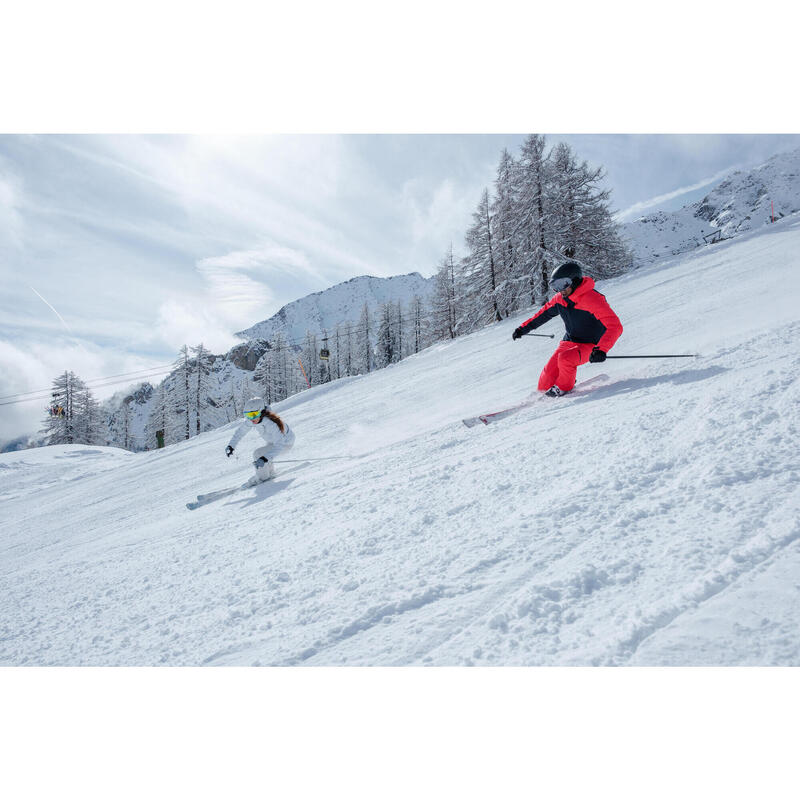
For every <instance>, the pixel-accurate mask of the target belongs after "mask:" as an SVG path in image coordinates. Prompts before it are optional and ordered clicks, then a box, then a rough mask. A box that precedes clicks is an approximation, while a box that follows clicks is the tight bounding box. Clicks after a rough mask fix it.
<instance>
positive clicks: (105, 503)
mask: <svg viewBox="0 0 800 800" xmlns="http://www.w3.org/2000/svg"><path fill="white" fill-rule="evenodd" d="M798 252H800V221H798V220H797V218H796V217H794V218H792V217H788V218H786V219H784V220H781V221H780V222H778V223H776V224H774V225H769V226H767V227H765V228H761V229H759V230H757V231H753V232H749V233H744V234H742V235H740V236H739V237H737V238H736V239H733V240H730V241H727V242H723V243H721V244H717V245H714V246H712V247H708V248H702V249H699V250H696V251H693V252H692V253H690V254H684V255H682V256H679V257H676V258H672V259H669V260H665V259H660V262H661V263H658V264H657V265H653V266H649V267H645V268H642V269H639V270H637V271H635V272H633V273H630V274H628V275H625V276H622V277H620V278H616V279H614V280H611V281H606V282H603V283H602V284H600V285H599V287H598V288H599V289H600V290H601V291H603V292H604V294H605V295H606V297H607V298H608V300H609V302H610V304H611V306H612V308H614V309H615V311H617V313H618V314H619V316H620V318H621V320H622V322H623V325H624V326H625V331H624V333H623V335H622V338H621V339H620V341H619V342H618V344H617V346H616V347H615V348H614V350H613V351H612V353H611V354H612V355H635V354H649V353H699V354H700V357H699V358H697V359H658V360H633V359H631V360H628V359H623V360H618V361H612V360H609V361H606V362H605V363H604V364H593V365H586V366H584V367H581V368H580V370H579V373H578V374H579V380H580V379H585V378H588V377H591V376H592V375H594V374H599V373H601V372H603V373H606V374H608V375H609V380H608V381H607V382H605V383H603V384H602V385H600V386H598V387H597V388H596V389H594V390H593V391H591V392H589V393H587V394H585V395H583V396H573V397H567V398H563V399H554V400H552V401H549V402H537V403H536V404H534V405H533V406H532V407H531V408H530V409H526V410H524V411H521V412H519V413H518V414H515V415H513V416H511V417H508V418H507V419H504V420H500V421H498V422H496V423H494V424H492V425H490V426H487V427H485V426H478V427H476V428H472V429H467V428H466V427H465V426H464V425H462V423H461V419H462V418H463V417H467V416H474V415H475V414H478V413H481V412H488V411H494V410H498V409H500V408H504V407H507V406H508V405H510V404H513V403H516V402H519V401H520V400H522V399H524V398H525V396H527V395H528V394H529V393H530V392H531V390H532V389H533V387H534V386H535V382H536V378H537V376H538V373H539V370H540V369H541V367H542V365H543V364H544V362H545V360H546V359H547V357H548V356H549V354H550V352H551V351H552V348H553V345H554V343H555V342H554V341H551V340H546V339H534V338H529V337H526V338H523V339H521V340H519V341H516V342H513V341H512V340H511V333H512V331H513V329H514V328H515V327H516V325H518V324H519V322H520V321H521V320H523V319H525V318H526V317H527V316H529V314H528V315H526V314H525V313H522V314H520V315H519V316H518V317H515V318H513V319H509V320H506V321H504V322H502V323H499V324H497V325H494V326H491V327H489V328H486V329H484V330H482V331H480V332H478V333H475V334H473V335H471V336H468V337H464V338H462V339H458V340H455V341H453V342H448V343H440V344H437V345H435V346H433V347H431V348H428V349H427V350H426V351H424V352H422V353H420V354H418V355H416V356H412V357H410V358H408V359H406V360H405V361H403V362H401V363H399V364H396V365H394V366H391V367H388V368H386V369H383V370H380V371H379V372H376V373H373V374H371V375H365V376H359V377H355V378H348V379H345V380H342V381H337V382H335V383H330V384H326V385H324V386H320V387H316V388H314V389H311V390H310V391H307V392H302V393H300V394H298V395H295V396H293V397H291V398H289V399H287V400H285V401H284V402H282V403H281V404H279V405H278V406H277V407H276V408H277V411H278V413H280V414H282V415H283V416H284V417H285V419H286V421H287V422H289V424H290V425H291V426H292V429H293V430H294V431H295V433H296V436H297V443H296V445H295V448H294V450H292V451H291V452H290V453H287V454H286V455H285V459H287V460H288V459H297V460H300V461H302V460H304V459H312V458H330V460H325V461H317V462H313V463H310V464H303V463H295V462H292V463H284V464H279V465H278V467H277V472H278V476H277V478H276V480H275V481H274V482H271V483H268V484H265V485H262V486H259V487H256V488H253V489H247V490H242V491H240V492H237V493H235V494H233V495H231V496H229V497H226V498H223V499H221V500H219V501H218V502H215V503H211V504H209V505H207V506H203V507H201V508H199V509H197V510H195V511H189V510H187V509H186V503H187V502H189V501H191V500H193V499H195V496H196V495H197V494H200V493H207V492H212V491H215V490H218V489H223V488H227V487H231V486H237V485H238V484H241V483H242V482H243V481H244V480H245V479H246V478H248V477H249V476H250V474H251V466H250V459H249V451H250V449H251V448H255V447H256V446H257V445H258V444H259V443H260V439H258V438H257V437H254V436H250V437H248V438H246V439H245V440H243V442H242V443H241V444H240V446H239V448H237V454H236V456H239V458H238V459H237V457H236V456H234V457H233V458H231V459H226V458H225V455H224V449H225V445H226V444H227V442H228V440H229V438H230V436H231V434H232V432H233V429H234V425H236V424H238V423H231V424H229V425H226V426H225V427H223V428H220V429H218V430H214V431H211V432H208V433H204V434H202V435H201V436H199V437H196V438H192V439H190V440H188V441H186V442H183V443H180V444H177V445H173V446H170V447H168V448H166V449H163V450H159V451H155V452H142V453H130V452H125V451H122V450H117V449H114V448H103V447H82V446H59V447H47V448H39V449H35V450H26V451H21V452H15V453H6V454H3V455H0V518H1V519H2V533H0V554H1V555H0V595H2V596H3V597H4V598H6V600H5V601H4V603H3V604H2V608H0V665H6V666H9V665H132V666H135V665H160V664H169V665H234V664H235V665H316V666H319V665H351V666H356V665H385V666H391V665H453V666H458V665H479V666H496V665H520V666H522V665H525V666H530V665H587V666H588V665H700V664H702V665H712V664H713V665H723V664H724V665H734V664H735V665H800V591H799V590H800V491H799V490H798V486H800V462H799V461H798V458H797V453H798V450H799V449H800V432H799V431H798V413H797V411H798V400H800V383H798V377H797V376H798V373H799V372H800V350H798V347H797V343H798V341H800V320H798V314H797V308H798V302H800V279H798V275H799V274H800V272H799V271H798V270H799V269H800V257H798V255H797V253H798ZM542 332H547V333H551V332H552V333H556V334H558V335H560V332H561V324H560V322H559V321H558V320H554V321H552V322H550V323H549V324H548V326H547V327H546V328H544V329H543V331H542ZM334 457H335V458H334Z"/></svg>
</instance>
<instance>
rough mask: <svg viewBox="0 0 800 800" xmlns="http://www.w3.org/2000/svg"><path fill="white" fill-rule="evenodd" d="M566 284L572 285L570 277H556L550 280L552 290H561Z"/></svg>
mask: <svg viewBox="0 0 800 800" xmlns="http://www.w3.org/2000/svg"><path fill="white" fill-rule="evenodd" d="M568 286H572V278H556V279H555V280H554V281H550V288H551V289H552V290H553V291H554V292H563V291H564V289H566V288H567V287H568Z"/></svg>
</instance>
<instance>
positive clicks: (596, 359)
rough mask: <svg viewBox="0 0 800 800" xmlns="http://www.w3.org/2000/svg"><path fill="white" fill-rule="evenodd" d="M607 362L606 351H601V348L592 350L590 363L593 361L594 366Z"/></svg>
mask: <svg viewBox="0 0 800 800" xmlns="http://www.w3.org/2000/svg"><path fill="white" fill-rule="evenodd" d="M605 360H606V354H605V351H604V350H601V349H600V348H599V347H595V348H594V350H592V354H591V355H590V356H589V361H591V362H592V364H599V363H601V362H602V361H605Z"/></svg>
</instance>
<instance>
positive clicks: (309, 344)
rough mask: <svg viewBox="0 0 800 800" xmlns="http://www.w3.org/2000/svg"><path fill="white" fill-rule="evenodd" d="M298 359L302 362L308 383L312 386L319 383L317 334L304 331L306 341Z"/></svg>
mask: <svg viewBox="0 0 800 800" xmlns="http://www.w3.org/2000/svg"><path fill="white" fill-rule="evenodd" d="M300 359H301V361H302V362H303V370H304V372H305V374H306V378H308V382H309V383H310V384H311V385H312V386H316V385H317V384H318V383H321V380H320V366H319V363H320V362H319V349H318V346H317V334H316V333H312V332H311V331H306V339H305V342H304V344H303V350H302V352H301V354H300Z"/></svg>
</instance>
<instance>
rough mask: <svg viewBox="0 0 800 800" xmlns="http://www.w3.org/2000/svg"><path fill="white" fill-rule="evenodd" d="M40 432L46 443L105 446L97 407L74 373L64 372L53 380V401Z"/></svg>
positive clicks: (87, 388) (92, 397)
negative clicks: (43, 435)
mask: <svg viewBox="0 0 800 800" xmlns="http://www.w3.org/2000/svg"><path fill="white" fill-rule="evenodd" d="M42 433H44V434H46V436H47V444H104V443H105V441H106V435H105V429H104V426H103V424H102V418H101V414H100V406H99V405H98V403H97V401H96V400H95V399H94V396H93V395H92V391H91V389H89V387H88V386H87V385H86V384H85V383H84V382H83V381H82V380H81V379H80V378H79V377H78V376H77V375H76V374H75V373H74V372H70V371H67V372H64V373H63V374H61V375H59V376H58V377H57V378H56V379H55V380H54V381H53V387H52V402H51V405H50V408H49V409H48V416H47V418H46V419H45V426H44V429H43V430H42Z"/></svg>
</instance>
